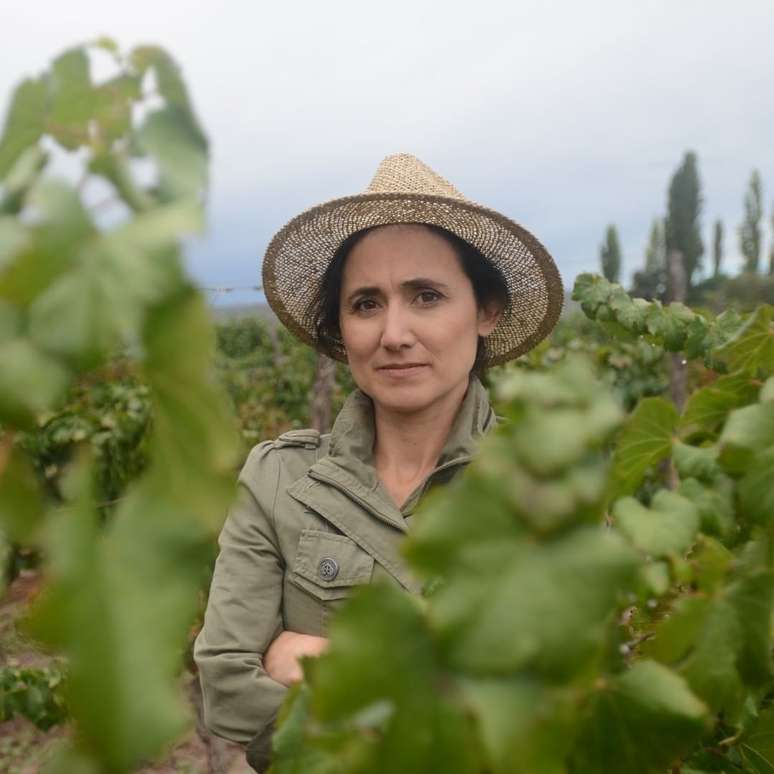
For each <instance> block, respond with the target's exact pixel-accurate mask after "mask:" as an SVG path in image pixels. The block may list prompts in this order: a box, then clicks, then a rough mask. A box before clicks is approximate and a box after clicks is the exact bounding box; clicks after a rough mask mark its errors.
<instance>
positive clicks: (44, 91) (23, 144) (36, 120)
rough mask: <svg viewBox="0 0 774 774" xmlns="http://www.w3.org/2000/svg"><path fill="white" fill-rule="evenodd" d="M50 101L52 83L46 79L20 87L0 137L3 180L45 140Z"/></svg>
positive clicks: (27, 82) (1, 174)
mask: <svg viewBox="0 0 774 774" xmlns="http://www.w3.org/2000/svg"><path fill="white" fill-rule="evenodd" d="M47 99H48V80H47V79H46V78H45V77H41V78H37V79H34V80H33V79H28V80H26V81H23V82H22V83H20V84H19V85H18V86H17V87H16V90H15V91H14V93H13V95H12V96H11V100H10V107H9V109H8V114H7V117H6V119H5V126H4V127H3V134H2V136H1V137H0V180H2V179H3V178H5V176H6V175H7V174H8V172H9V171H10V170H11V168H12V167H13V165H14V164H15V163H16V160H17V159H18V158H19V157H20V156H21V155H22V153H24V151H25V150H27V148H29V147H30V146H31V145H34V144H35V143H37V142H38V140H39V139H40V138H41V137H42V135H43V130H44V127H45V121H46V110H47Z"/></svg>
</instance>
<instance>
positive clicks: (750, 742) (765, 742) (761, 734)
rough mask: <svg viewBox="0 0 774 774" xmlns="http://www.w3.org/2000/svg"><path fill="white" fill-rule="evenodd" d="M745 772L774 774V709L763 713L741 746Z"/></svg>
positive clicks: (745, 736) (747, 733) (740, 752)
mask: <svg viewBox="0 0 774 774" xmlns="http://www.w3.org/2000/svg"><path fill="white" fill-rule="evenodd" d="M739 754H740V755H741V757H742V761H743V763H744V767H745V769H744V770H745V771H747V772H749V773H750V774H774V709H767V710H764V711H763V712H761V714H760V716H759V717H758V719H757V720H756V722H755V723H754V724H753V726H752V727H751V728H750V729H749V731H747V732H746V733H745V735H744V737H743V739H742V741H741V742H740V744H739Z"/></svg>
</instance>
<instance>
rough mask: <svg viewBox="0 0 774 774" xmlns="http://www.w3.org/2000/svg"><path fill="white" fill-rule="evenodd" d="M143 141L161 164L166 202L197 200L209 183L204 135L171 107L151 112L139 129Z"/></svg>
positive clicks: (161, 182) (161, 188) (146, 148)
mask: <svg viewBox="0 0 774 774" xmlns="http://www.w3.org/2000/svg"><path fill="white" fill-rule="evenodd" d="M139 142H140V145H141V146H142V148H143V149H144V150H146V151H147V152H148V153H150V154H151V155H152V156H153V157H154V158H155V159H156V162H157V164H158V167H159V174H160V180H159V197H160V198H161V200H162V201H173V200H175V199H179V198H188V199H196V198H197V197H199V196H200V195H201V193H202V191H203V189H204V186H205V185H206V182H207V181H206V176H207V163H206V162H207V146H206V144H205V143H204V142H203V141H202V138H201V136H200V135H199V134H198V133H197V132H195V131H192V129H191V127H190V126H189V125H188V124H187V123H185V122H184V121H182V120H181V119H180V111H179V110H176V109H174V108H171V107H167V108H163V109H161V110H156V111H154V112H153V113H151V114H150V115H149V116H148V117H147V119H146V121H145V124H144V125H143V127H142V128H141V129H140V132H139Z"/></svg>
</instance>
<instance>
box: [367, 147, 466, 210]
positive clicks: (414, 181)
mask: <svg viewBox="0 0 774 774" xmlns="http://www.w3.org/2000/svg"><path fill="white" fill-rule="evenodd" d="M366 193H414V194H432V195H436V196H448V197H450V198H452V199H459V200H461V201H467V199H466V198H465V197H464V196H463V195H462V194H461V193H460V192H459V191H458V190H457V189H456V188H455V187H454V186H453V185H452V184H451V183H450V182H449V181H448V180H446V178H444V177H441V176H440V175H439V174H438V173H437V172H435V171H434V170H432V169H430V167H428V166H427V164H425V163H424V162H422V161H420V160H419V159H418V158H417V157H416V156H412V155H411V154H410V153H394V154H392V155H391V156H387V157H386V158H384V159H383V160H382V162H381V163H380V164H379V167H378V169H377V170H376V174H375V175H374V177H373V180H371V183H370V185H369V186H368V188H366Z"/></svg>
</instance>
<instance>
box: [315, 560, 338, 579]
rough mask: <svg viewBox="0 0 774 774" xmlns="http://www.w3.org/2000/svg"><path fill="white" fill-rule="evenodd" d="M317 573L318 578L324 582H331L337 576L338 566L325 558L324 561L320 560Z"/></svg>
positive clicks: (333, 561) (334, 561) (335, 562)
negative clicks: (318, 574)
mask: <svg viewBox="0 0 774 774" xmlns="http://www.w3.org/2000/svg"><path fill="white" fill-rule="evenodd" d="M317 572H318V573H320V577H321V578H322V579H323V580H324V581H332V580H333V579H334V578H335V577H336V576H337V575H338V574H339V564H338V562H337V561H336V560H335V559H331V557H330V556H326V557H325V558H324V559H320V564H318V565H317Z"/></svg>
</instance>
